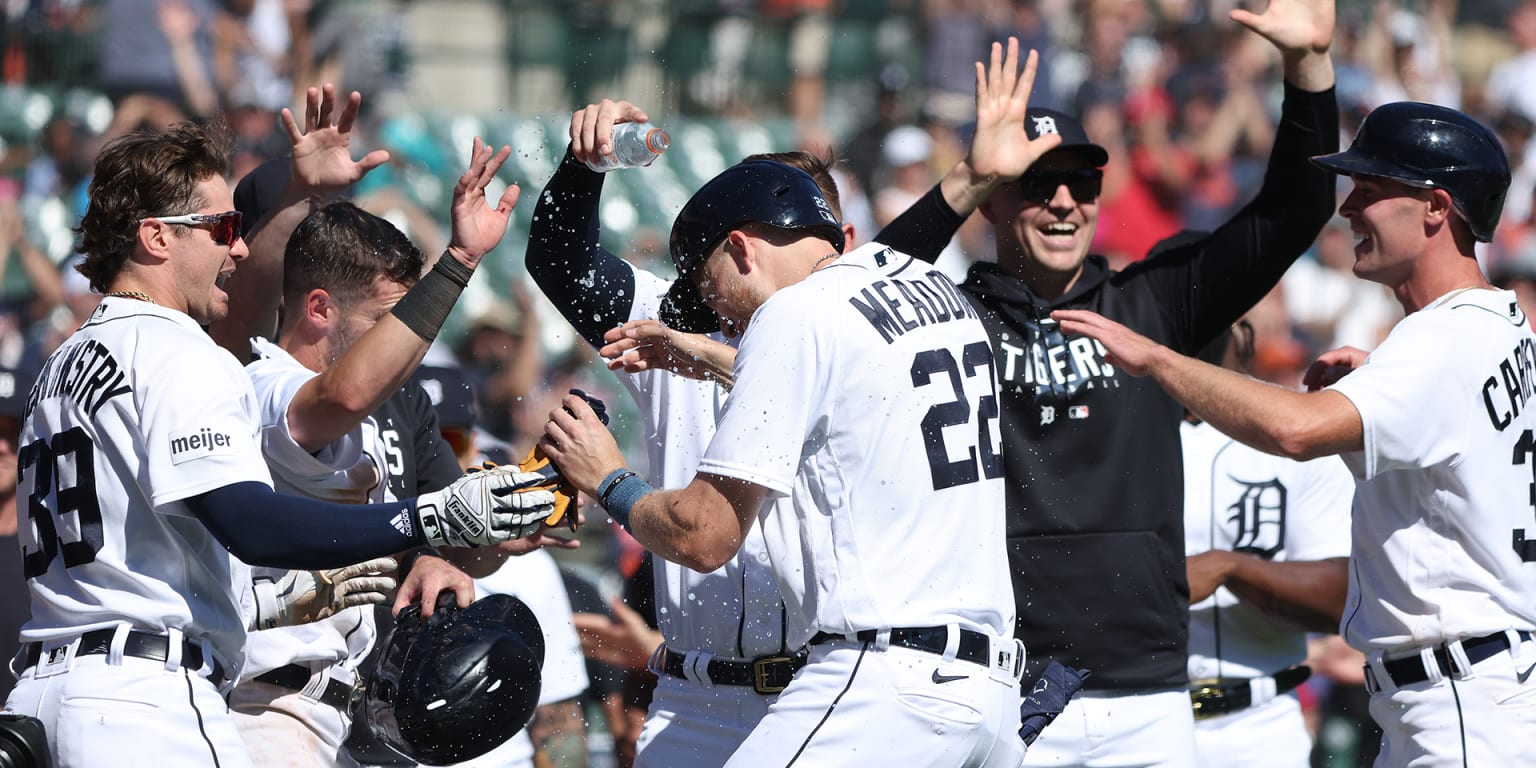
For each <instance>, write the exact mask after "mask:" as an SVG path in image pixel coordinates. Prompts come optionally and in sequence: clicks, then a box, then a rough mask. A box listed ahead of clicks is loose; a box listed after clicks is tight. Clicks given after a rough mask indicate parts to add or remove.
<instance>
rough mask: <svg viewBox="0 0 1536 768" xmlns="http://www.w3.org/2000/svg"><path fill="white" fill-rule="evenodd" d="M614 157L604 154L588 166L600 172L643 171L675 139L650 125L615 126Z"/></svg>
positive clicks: (612, 142) (623, 124)
mask: <svg viewBox="0 0 1536 768" xmlns="http://www.w3.org/2000/svg"><path fill="white" fill-rule="evenodd" d="M610 143H611V144H612V145H613V155H612V156H609V155H602V156H600V157H598V159H597V160H595V161H593V162H590V163H587V167H588V168H591V169H592V170H594V171H597V172H598V173H607V172H609V171H611V170H614V169H616V168H640V167H644V166H647V165H650V164H651V163H654V162H656V158H658V157H661V153H663V152H665V151H667V147H668V146H670V145H671V143H672V139H671V137H669V136H667V132H666V131H663V130H662V129H660V128H657V127H656V126H654V125H651V124H650V123H619V124H617V125H615V126H613V139H612V140H611V141H610Z"/></svg>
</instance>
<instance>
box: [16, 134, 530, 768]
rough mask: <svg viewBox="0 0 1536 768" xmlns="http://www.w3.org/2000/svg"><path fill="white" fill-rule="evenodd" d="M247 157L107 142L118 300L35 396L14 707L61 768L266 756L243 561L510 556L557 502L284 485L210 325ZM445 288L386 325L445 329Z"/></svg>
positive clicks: (98, 271) (89, 268) (249, 394)
mask: <svg viewBox="0 0 1536 768" xmlns="http://www.w3.org/2000/svg"><path fill="white" fill-rule="evenodd" d="M229 147H230V137H229V133H228V130H227V128H225V127H224V126H222V125H221V124H215V125H214V126H212V127H209V128H203V127H198V126H194V125H188V124H181V125H177V126H173V127H171V128H169V129H166V130H164V131H160V132H140V133H135V134H130V135H128V136H125V137H122V138H120V139H118V140H116V141H114V142H112V143H110V144H108V145H107V146H106V147H104V148H103V150H102V152H101V153H100V155H99V156H98V158H97V162H96V167H95V169H94V176H93V178H94V179H95V181H93V182H92V185H91V188H90V205H89V208H88V209H87V212H86V214H85V216H84V218H83V219H82V221H81V224H80V232H81V249H82V251H83V252H84V253H85V259H84V260H83V262H82V263H81V265H80V270H81V272H82V273H83V274H85V275H86V276H87V277H88V278H90V280H91V283H92V287H93V289H95V290H98V291H101V292H102V293H103V294H104V298H103V300H102V302H101V304H100V306H99V307H98V308H97V309H96V311H95V312H94V313H93V314H92V316H91V319H90V320H89V321H87V322H86V323H85V325H84V326H82V327H81V328H80V330H78V331H77V332H76V333H75V334H73V335H72V336H71V337H70V338H69V339H68V340H66V341H65V343H64V344H63V345H62V346H60V347H59V349H58V350H57V351H56V352H55V353H54V354H53V355H52V356H50V358H49V359H48V361H47V363H46V364H45V366H44V368H43V370H42V371H41V373H40V375H39V377H38V380H37V383H36V384H35V386H34V387H33V388H32V391H31V394H30V396H29V399H28V402H27V415H26V419H25V424H24V427H23V431H22V438H21V444H22V447H21V450H20V458H19V463H18V465H19V470H20V473H21V480H20V490H19V492H18V493H19V495H24V496H25V497H26V498H27V500H28V501H27V508H28V514H27V519H26V520H25V521H24V522H23V523H22V525H21V530H20V532H19V534H20V535H19V539H20V541H21V545H22V552H23V558H24V561H25V575H26V577H27V581H28V587H29V590H30V592H31V596H32V619H31V620H30V621H29V622H28V623H27V624H26V625H25V627H24V628H23V629H22V635H21V636H22V640H23V641H24V643H26V645H25V647H24V649H23V651H22V654H21V655H20V660H19V662H18V664H17V667H18V668H19V669H21V670H22V671H21V673H20V678H19V680H18V682H17V685H16V688H15V690H13V691H12V693H11V695H10V697H9V699H8V700H7V703H6V708H7V709H8V710H11V711H15V712H20V713H22V714H27V715H32V716H35V717H38V718H39V719H41V720H42V721H43V722H44V723H45V725H46V726H47V729H48V736H49V747H50V749H51V751H52V753H53V755H52V757H53V760H54V763H55V764H56V765H60V766H97V765H100V766H108V765H111V766H118V765H123V764H124V763H125V759H129V760H131V757H129V756H125V753H124V750H125V746H128V745H132V744H134V743H135V741H142V740H144V739H145V738H147V737H150V738H153V739H154V741H155V747H156V749H155V753H154V755H153V759H154V761H155V762H156V763H157V764H173V765H180V764H201V763H206V762H208V761H209V760H210V759H211V760H213V761H214V762H217V763H219V764H221V765H225V766H229V765H235V766H241V765H250V764H251V761H250V759H249V757H248V755H247V754H246V751H245V749H244V747H243V745H242V744H241V741H240V737H239V735H238V733H237V731H236V729H235V727H234V724H233V721H232V719H231V718H230V717H229V715H228V713H227V709H226V705H225V703H224V701H223V698H222V696H221V694H220V689H221V688H223V687H224V686H225V684H226V683H227V682H228V681H230V680H231V679H233V678H234V676H236V675H238V673H239V670H240V668H241V666H242V664H243V661H244V648H243V646H244V640H245V629H246V623H247V621H248V620H249V619H250V618H251V617H249V616H247V615H245V614H243V613H242V611H241V605H242V602H244V601H245V600H246V599H247V597H246V595H245V593H246V592H247V591H248V590H249V589H250V584H251V575H250V571H249V569H248V566H247V565H246V564H251V565H264V566H272V567H279V568H286V569H315V568H336V567H340V566H345V565H347V564H350V563H358V562H363V561H366V560H369V559H371V558H374V557H378V556H381V555H387V554H389V553H392V552H399V551H402V550H405V549H410V548H413V547H416V546H419V545H421V544H423V543H430V544H463V545H486V544H494V543H498V542H500V541H503V540H506V539H509V538H512V537H515V536H517V535H518V534H520V533H524V532H525V531H528V530H532V529H533V528H534V527H535V521H536V520H541V519H542V518H543V517H544V516H547V515H548V514H549V512H550V510H551V509H552V507H553V503H554V499H553V497H552V495H551V494H548V493H544V492H539V491H519V490H517V488H518V483H519V481H520V478H519V477H518V476H517V473H514V472H512V471H497V472H486V473H480V474H477V475H473V476H469V477H466V478H465V479H464V480H462V481H460V482H459V483H457V484H455V485H454V486H452V487H450V488H448V489H445V490H444V491H443V492H440V493H438V494H429V495H423V496H420V497H418V498H415V499H410V500H405V501H402V502H396V503H384V504H366V505H353V506H347V505H340V504H334V503H328V502H322V501H314V500H310V499H305V498H301V497H296V496H289V495H283V494H277V493H274V492H273V490H272V486H271V479H270V476H269V474H268V471H267V468H266V465H265V462H264V461H263V460H262V456H261V452H260V442H259V440H260V437H259V433H258V426H259V422H258V419H257V406H256V402H255V395H254V393H253V391H252V389H251V384H250V380H249V378H248V377H246V375H245V373H244V371H243V370H242V369H241V367H240V365H239V363H238V362H237V361H236V360H235V359H234V358H232V357H230V356H229V355H228V354H226V353H225V352H224V351H222V350H220V349H219V348H218V347H217V346H215V345H214V343H213V341H212V340H211V339H209V338H208V336H207V335H206V334H204V333H203V331H202V329H201V328H200V327H199V324H200V323H207V322H210V321H213V320H215V319H217V318H219V317H222V316H223V315H224V314H225V313H226V312H227V311H228V301H229V297H228V295H227V294H225V293H224V291H223V290H222V289H221V288H220V284H221V283H222V282H223V280H224V278H226V277H227V276H228V275H229V274H230V273H232V272H233V271H234V269H235V266H236V264H237V263H238V262H239V261H240V260H242V259H244V258H245V256H246V253H247V251H246V246H245V243H244V241H243V240H241V238H240V236H239V232H240V229H239V225H240V221H239V218H240V217H239V214H238V213H237V212H235V211H231V210H230V206H231V204H232V200H231V195H230V191H229V187H228V185H227V184H226V182H225V181H224V176H223V174H224V173H225V171H226V158H227V154H228V150H229ZM443 293H444V292H443V291H442V290H437V289H434V288H433V287H432V286H430V285H429V286H427V287H426V288H425V289H423V288H422V287H421V286H420V285H418V286H417V289H413V291H412V292H411V293H409V294H408V295H407V296H406V297H405V298H403V299H402V300H401V302H400V303H399V304H398V305H396V307H395V309H394V311H393V313H392V315H391V316H390V317H388V318H385V319H384V320H382V321H381V322H384V323H403V324H405V325H407V326H409V327H413V328H422V329H425V328H427V327H429V326H430V325H431V324H432V323H434V322H440V319H441V318H440V316H441V315H445V314H446V310H445V309H443V305H444V301H443V299H444V296H443ZM447 303H448V304H450V305H451V301H450V302H447ZM253 521H259V522H253ZM232 555H233V556H232Z"/></svg>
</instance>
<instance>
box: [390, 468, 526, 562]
mask: <svg viewBox="0 0 1536 768" xmlns="http://www.w3.org/2000/svg"><path fill="white" fill-rule="evenodd" d="M543 482H544V477H543V476H542V475H539V474H536V473H533V472H519V471H518V470H517V468H516V467H505V466H503V467H496V468H494V469H488V470H485V471H482V472H473V473H470V474H467V475H465V476H463V477H461V478H459V479H458V480H455V481H453V483H452V484H451V485H449V486H448V487H447V488H444V489H442V490H440V491H434V492H432V493H424V494H422V495H421V496H418V497H417V498H416V519H417V522H418V523H420V524H421V533H422V537H423V538H425V539H426V541H427V543H428V544H431V545H433V546H450V547H483V546H491V545H495V544H500V543H501V542H503V541H508V540H510V539H520V538H522V537H524V536H528V535H530V534H533V533H535V532H537V531H539V530H540V526H541V525H542V524H543V522H544V518H546V517H549V514H550V513H551V512H553V511H554V509H555V494H554V493H552V492H550V491H548V490H545V489H543V488H540V487H537V486H539V485H540V484H541V483H543Z"/></svg>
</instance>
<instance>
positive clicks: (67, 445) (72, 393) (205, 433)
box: [17, 297, 272, 669]
mask: <svg viewBox="0 0 1536 768" xmlns="http://www.w3.org/2000/svg"><path fill="white" fill-rule="evenodd" d="M28 409H29V413H28V415H27V418H26V420H25V423H24V425H23V428H22V435H21V446H22V447H21V454H20V461H19V465H20V468H21V480H20V487H19V488H18V496H17V498H18V500H19V505H20V512H21V519H20V521H19V522H20V530H19V535H18V538H19V539H20V541H21V546H22V550H23V552H24V554H25V557H26V563H27V564H26V572H27V575H28V585H29V587H30V589H31V592H32V620H31V621H29V622H27V624H26V626H25V627H24V628H23V629H22V632H21V636H22V639H23V640H24V641H33V640H46V639H54V638H65V637H70V636H73V635H76V634H79V633H80V632H83V631H86V630H91V629H98V628H104V627H110V626H114V625H117V624H120V623H128V624H130V625H132V626H133V627H136V628H138V629H141V630H145V631H150V632H162V633H163V632H165V631H167V630H168V629H173V628H174V629H178V630H180V631H181V632H183V633H185V635H186V636H187V637H189V638H191V639H193V640H197V639H202V638H206V639H207V640H208V641H209V642H210V643H211V644H212V645H213V648H214V651H215V653H216V655H217V656H218V657H219V658H220V659H221V660H223V661H224V662H225V663H226V665H227V666H228V667H229V668H231V669H233V668H235V667H237V666H238V665H239V664H240V660H241V656H242V653H243V650H242V646H243V645H244V641H245V623H246V622H245V618H244V617H243V616H242V614H241V610H240V607H239V606H240V605H241V603H242V599H243V595H242V593H243V592H246V591H248V590H249V589H250V571H249V569H248V568H247V567H246V566H245V565H244V564H242V563H241V562H239V561H238V560H236V559H235V558H234V557H233V556H232V555H230V554H229V552H228V551H227V550H225V549H224V547H223V546H221V545H220V544H219V543H218V541H216V540H215V539H214V537H213V535H212V534H210V533H209V532H208V530H207V529H206V528H205V527H204V526H203V524H202V523H201V522H200V521H198V520H197V519H196V518H194V517H193V516H192V513H191V511H190V510H189V509H188V508H187V506H186V504H185V501H184V500H185V499H187V498H189V497H192V496H196V495H198V494H201V493H205V492H207V491H211V490H214V489H216V488H221V487H223V486H226V485H230V484H233V483H238V482H259V483H262V484H264V485H268V486H270V485H271V483H272V481H271V478H270V476H269V475H268V473H267V466H266V464H265V463H264V462H263V461H262V460H261V452H260V449H259V447H258V444H257V420H256V402H255V396H254V394H253V393H252V391H251V382H250V380H249V379H248V378H246V376H245V372H244V371H243V370H242V369H241V367H240V363H239V361H237V360H235V358H234V357H233V356H232V355H230V354H229V353H228V352H226V351H224V350H223V349H220V348H219V347H218V346H216V345H215V344H214V343H213V341H212V340H211V339H209V338H208V335H207V334H205V333H204V332H203V330H202V329H201V328H200V327H198V325H197V323H195V322H193V320H192V319H191V318H190V317H188V316H186V315H185V314H182V313H181V312H177V311H175V310H171V309H167V308H164V307H159V306H155V305H152V304H149V303H147V302H142V301H137V300H134V299H126V298H111V297H109V298H105V299H103V300H102V302H101V305H100V306H98V307H97V308H96V311H95V312H94V313H92V315H91V318H90V319H89V320H87V321H86V323H85V324H84V325H83V326H81V328H80V330H78V331H76V332H75V333H74V335H72V336H70V337H69V339H67V340H66V341H65V342H64V344H63V345H61V346H60V347H59V349H58V350H57V351H55V352H54V353H53V355H51V356H50V357H49V358H48V362H47V363H46V364H45V366H44V368H43V371H42V374H41V375H40V376H39V377H38V380H37V384H36V385H35V386H34V388H33V390H32V395H31V399H30V402H29V404H28Z"/></svg>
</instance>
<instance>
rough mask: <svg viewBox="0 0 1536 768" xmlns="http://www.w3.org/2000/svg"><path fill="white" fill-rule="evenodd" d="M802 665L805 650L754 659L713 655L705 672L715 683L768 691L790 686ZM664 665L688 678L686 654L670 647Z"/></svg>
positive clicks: (671, 672) (679, 675)
mask: <svg viewBox="0 0 1536 768" xmlns="http://www.w3.org/2000/svg"><path fill="white" fill-rule="evenodd" d="M803 666H805V654H803V653H797V654H793V655H789V656H759V657H757V658H755V659H753V660H751V661H729V660H726V659H710V660H709V664H708V665H707V666H706V668H705V673H706V674H708V675H709V680H710V682H712V683H714V684H716V685H740V686H744V687H745V686H751V687H752V690H754V691H757V692H758V693H761V694H765V695H766V694H770V693H778V692H779V691H782V690H784V689H785V688H788V687H789V681H790V678H793V677H794V676H795V673H796V672H798V671H800V668H801V667H803ZM661 669H662V671H663V672H666V673H667V674H669V675H671V676H673V677H681V678H684V679H686V678H687V677H688V674H687V669H688V656H687V654H682V653H678V652H677V651H673V650H668V651H667V657H666V660H664V661H663V662H662V665H661Z"/></svg>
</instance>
